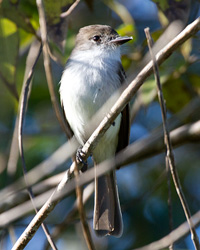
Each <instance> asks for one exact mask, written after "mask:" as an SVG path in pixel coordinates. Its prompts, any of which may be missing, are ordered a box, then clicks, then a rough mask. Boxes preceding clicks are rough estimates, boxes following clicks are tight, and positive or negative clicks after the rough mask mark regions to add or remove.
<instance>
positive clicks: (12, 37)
mask: <svg viewBox="0 0 200 250" xmlns="http://www.w3.org/2000/svg"><path fill="white" fill-rule="evenodd" d="M0 44H1V46H0V55H1V56H0V73H1V76H2V77H3V78H4V79H5V80H6V81H7V82H8V83H10V84H11V83H13V82H14V79H15V72H16V62H17V56H18V47H19V34H18V30H17V26H16V25H15V23H13V22H11V21H10V20H8V19H6V18H1V19H0Z"/></svg>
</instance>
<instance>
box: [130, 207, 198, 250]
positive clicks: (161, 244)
mask: <svg viewBox="0 0 200 250" xmlns="http://www.w3.org/2000/svg"><path fill="white" fill-rule="evenodd" d="M191 219H192V221H193V223H194V226H198V225H199V223H200V211H198V212H197V213H195V214H194V215H193V216H192V217H191ZM189 231H190V230H189V227H188V222H187V221H186V222H184V223H183V224H182V225H180V226H179V227H178V228H176V229H175V230H174V231H172V232H171V233H170V234H168V235H167V236H165V237H163V238H162V239H160V240H158V241H155V242H152V243H150V244H149V245H146V246H144V247H140V248H137V249H135V250H160V249H164V248H167V247H168V246H169V245H171V244H172V243H174V242H177V241H178V240H180V239H181V238H183V237H185V236H186V235H187V234H188V233H189Z"/></svg>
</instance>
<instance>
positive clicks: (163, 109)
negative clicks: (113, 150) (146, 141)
mask: <svg viewBox="0 0 200 250" xmlns="http://www.w3.org/2000/svg"><path fill="white" fill-rule="evenodd" d="M145 33H146V37H147V43H148V47H149V51H150V54H151V57H152V60H153V70H154V76H155V79H156V84H157V89H158V99H159V103H160V107H161V113H162V121H163V131H164V142H165V146H166V158H167V162H168V164H169V167H170V171H171V175H172V179H173V182H174V185H175V188H176V192H177V194H178V196H179V199H180V202H181V204H182V207H183V210H184V213H185V216H186V219H187V221H188V224H189V227H190V232H191V238H192V241H193V244H194V246H195V249H197V250H199V249H200V245H199V238H198V236H197V233H196V230H195V227H194V225H193V222H192V220H191V213H190V209H189V206H188V203H187V200H186V198H185V195H184V193H183V190H182V187H181V182H180V179H179V175H178V172H177V169H176V165H175V159H174V154H173V149H172V144H171V140H170V135H169V129H168V125H167V112H166V106H165V101H164V97H163V92H162V86H161V83H160V77H159V70H158V64H157V62H156V58H155V56H154V54H153V52H152V39H151V36H150V33H149V28H146V29H145ZM168 164H167V165H168Z"/></svg>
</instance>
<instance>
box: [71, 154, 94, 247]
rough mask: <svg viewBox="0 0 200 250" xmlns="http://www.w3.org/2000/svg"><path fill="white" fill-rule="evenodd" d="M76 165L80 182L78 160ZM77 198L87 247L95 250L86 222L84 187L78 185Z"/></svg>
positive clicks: (76, 173)
mask: <svg viewBox="0 0 200 250" xmlns="http://www.w3.org/2000/svg"><path fill="white" fill-rule="evenodd" d="M74 158H75V157H74ZM74 164H75V169H74V175H75V180H76V181H77V182H78V179H79V170H78V165H77V162H76V159H74ZM76 196H77V204H78V211H79V215H80V221H81V224H82V229H83V235H84V238H85V241H86V244H87V247H88V249H89V250H95V246H94V243H93V241H92V236H91V233H90V229H89V226H88V223H87V221H86V216H85V209H84V205H83V190H82V187H80V186H78V185H76Z"/></svg>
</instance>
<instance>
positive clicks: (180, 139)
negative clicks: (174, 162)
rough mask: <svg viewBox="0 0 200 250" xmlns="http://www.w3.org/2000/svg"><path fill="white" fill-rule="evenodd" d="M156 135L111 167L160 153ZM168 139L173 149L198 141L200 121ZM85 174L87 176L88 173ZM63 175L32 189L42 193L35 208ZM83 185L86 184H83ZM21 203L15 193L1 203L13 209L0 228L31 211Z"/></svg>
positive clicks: (124, 153)
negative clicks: (50, 182) (44, 186)
mask: <svg viewBox="0 0 200 250" xmlns="http://www.w3.org/2000/svg"><path fill="white" fill-rule="evenodd" d="M158 135H159V136H158ZM158 135H156V134H155V133H152V134H151V135H150V136H149V137H147V138H145V139H141V140H140V141H138V142H136V143H133V144H132V145H129V146H128V147H127V148H126V149H125V150H124V151H122V152H120V153H118V154H117V155H116V157H117V159H116V164H115V165H113V168H115V167H122V166H124V165H125V164H129V163H131V162H137V161H139V160H141V159H144V158H145V157H146V156H147V157H149V156H152V155H155V154H158V153H161V152H162V151H163V150H164V149H165V145H164V142H163V141H164V140H163V135H162V134H161V133H158ZM170 138H171V142H172V145H173V146H174V147H175V146H179V145H180V144H182V143H187V142H190V143H191V142H196V141H200V121H198V122H196V123H194V124H191V125H184V126H181V127H179V128H177V129H175V130H173V131H172V132H171V133H170ZM152 149H153V151H152ZM148 151H149V152H148ZM106 166H107V165H106ZM106 166H105V165H104V164H101V166H100V167H102V168H103V169H102V173H104V174H105V173H106V172H107V171H109V170H107V169H106ZM87 173H88V174H89V172H88V171H87ZM98 174H100V173H98ZM64 175H65V173H60V174H59V175H57V176H55V178H56V180H57V181H56V180H54V181H53V184H51V185H49V184H48V185H47V187H46V188H45V190H44V189H43V188H42V189H41V186H43V185H45V183H46V182H48V180H45V181H44V184H43V182H42V183H39V184H38V185H36V186H35V188H34V187H33V190H34V191H36V192H37V193H38V189H39V188H40V189H41V192H40V193H42V194H41V195H39V196H37V197H36V198H35V204H36V206H37V207H41V206H42V205H43V201H44V200H47V199H48V197H49V196H50V194H51V193H52V192H53V191H54V188H55V186H57V184H58V183H59V180H61V179H62V178H63V176H64ZM52 178H54V177H51V178H50V179H52ZM81 178H82V175H81ZM30 179H31V176H30ZM92 180H93V177H92V176H91V178H90V179H88V182H90V181H92ZM49 181H50V180H49ZM81 181H83V180H81ZM85 183H86V182H83V184H85ZM50 188H51V189H50ZM72 190H73V189H72ZM72 190H71V191H72ZM44 191H46V192H45V193H44ZM67 192H68V191H67ZM65 195H66V194H65ZM62 198H63V197H62ZM18 201H19V203H18V204H19V205H18V206H16V202H18ZM23 201H24V200H21V201H20V193H19V192H17V193H16V194H15V195H13V196H11V197H10V198H7V199H6V200H5V201H3V202H2V203H1V206H5V205H6V207H8V205H12V206H15V207H14V208H11V209H10V210H7V211H6V212H4V213H2V214H1V215H0V228H3V227H6V226H7V225H8V224H11V223H12V222H13V221H15V220H17V219H20V218H22V217H23V216H25V215H27V214H28V213H30V212H32V211H33V207H32V206H31V202H30V201H28V202H24V203H22V202H23ZM1 210H2V208H1Z"/></svg>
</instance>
